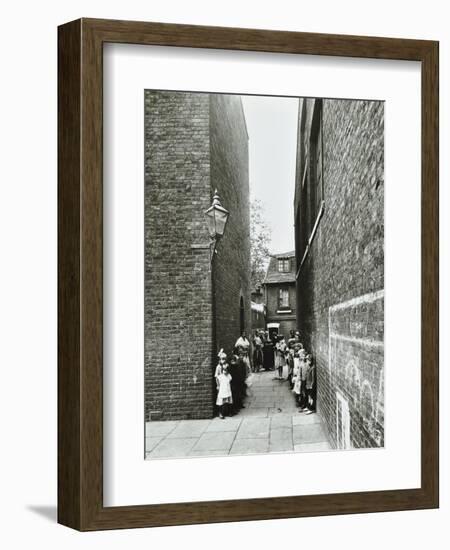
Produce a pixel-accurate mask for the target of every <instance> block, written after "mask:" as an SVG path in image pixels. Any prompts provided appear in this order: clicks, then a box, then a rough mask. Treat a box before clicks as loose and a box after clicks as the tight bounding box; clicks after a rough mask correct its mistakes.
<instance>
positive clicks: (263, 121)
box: [242, 96, 298, 254]
mask: <svg viewBox="0 0 450 550" xmlns="http://www.w3.org/2000/svg"><path fill="white" fill-rule="evenodd" d="M242 103H243V106H244V113H245V119H246V123H247V130H248V134H249V171H250V195H251V197H252V198H254V197H256V198H258V199H260V200H261V202H262V205H263V210H264V212H263V215H264V218H265V219H266V221H267V223H268V225H269V227H270V228H271V230H272V242H271V246H270V250H271V252H272V253H275V254H276V253H279V252H288V251H290V250H294V248H295V246H294V205H293V203H294V191H295V158H296V142H297V117H298V99H296V98H284V97H268V96H242Z"/></svg>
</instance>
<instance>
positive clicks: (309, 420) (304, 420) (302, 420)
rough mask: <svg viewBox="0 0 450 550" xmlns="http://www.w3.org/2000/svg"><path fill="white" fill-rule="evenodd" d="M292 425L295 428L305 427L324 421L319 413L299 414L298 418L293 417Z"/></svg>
mask: <svg viewBox="0 0 450 550" xmlns="http://www.w3.org/2000/svg"><path fill="white" fill-rule="evenodd" d="M292 423H293V425H294V426H299V425H305V424H321V423H322V419H321V418H320V416H319V415H318V414H317V413H315V414H305V413H297V415H296V416H293V417H292Z"/></svg>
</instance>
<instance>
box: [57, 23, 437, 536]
mask: <svg viewBox="0 0 450 550" xmlns="http://www.w3.org/2000/svg"><path fill="white" fill-rule="evenodd" d="M104 42H116V43H131V44H152V45H163V46H181V47H194V48H213V49H227V50H244V51H260V52H274V53H292V54H311V55H328V56H346V57H360V58H376V59H396V60H411V61H420V62H421V64H422V411H424V413H425V412H426V414H422V434H421V435H422V485H421V488H420V489H406V490H398V491H376V492H362V493H342V494H330V495H308V496H292V497H273V498H262V499H246V500H229V501H212V502H194V503H178V504H176V503H175V504H156V505H147V506H126V507H124V506H120V507H106V508H105V507H104V506H103V489H102V487H103V389H102V380H103V376H102V369H103V365H102V348H103V336H102V332H103V325H102V323H103V319H102V317H103V296H102V279H103V272H102V269H103V257H102V249H103V240H102V239H103V234H102V231H103V230H102V223H103V221H102V188H103V182H102V163H103V158H102V147H103V143H102V108H103V106H102V89H103V74H102V63H103V43H104ZM58 51H59V53H58V233H59V235H58V280H59V282H58V521H59V522H60V523H62V524H64V525H67V526H69V527H72V528H75V529H79V530H82V531H89V530H97V529H114V528H131V527H150V526H164V525H181V524H192V523H210V522H226V521H248V520H256V519H272V518H289V517H302V516H319V515H330V514H349V513H364V512H381V511H390V510H412V509H423V508H434V507H437V506H438V492H439V488H438V480H439V477H438V466H439V464H438V452H439V446H438V442H439V427H438V409H439V403H438V154H439V144H438V63H439V62H438V43H437V42H432V41H425V40H401V39H392V38H376V37H360V36H342V35H327V34H310V33H294V32H284V31H267V30H255V29H235V28H221V27H201V26H192V25H171V24H163V23H142V22H132V21H109V20H101V19H80V20H77V21H74V22H71V23H67V24H65V25H62V26H61V27H59V32H58Z"/></svg>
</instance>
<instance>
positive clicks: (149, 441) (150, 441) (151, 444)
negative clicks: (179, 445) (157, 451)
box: [145, 435, 164, 453]
mask: <svg viewBox="0 0 450 550" xmlns="http://www.w3.org/2000/svg"><path fill="white" fill-rule="evenodd" d="M163 439H164V436H162V435H161V436H158V437H146V438H145V452H146V453H150V452H151V451H153V449H154V448H155V447H156V445H158V443H160V442H161V441H162V440H163Z"/></svg>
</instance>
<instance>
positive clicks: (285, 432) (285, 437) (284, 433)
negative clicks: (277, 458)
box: [269, 428, 294, 452]
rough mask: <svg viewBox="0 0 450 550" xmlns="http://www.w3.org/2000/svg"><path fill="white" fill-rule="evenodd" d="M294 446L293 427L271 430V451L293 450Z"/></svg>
mask: <svg viewBox="0 0 450 550" xmlns="http://www.w3.org/2000/svg"><path fill="white" fill-rule="evenodd" d="M293 450H294V446H293V443H292V429H291V428H278V429H272V430H270V437H269V451H270V452H282V451H293Z"/></svg>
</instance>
